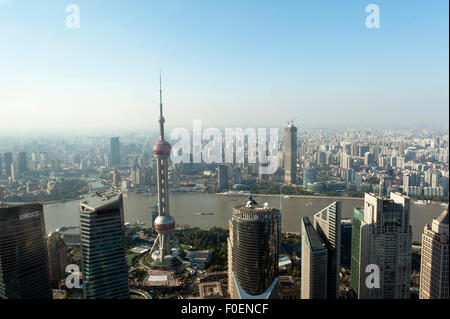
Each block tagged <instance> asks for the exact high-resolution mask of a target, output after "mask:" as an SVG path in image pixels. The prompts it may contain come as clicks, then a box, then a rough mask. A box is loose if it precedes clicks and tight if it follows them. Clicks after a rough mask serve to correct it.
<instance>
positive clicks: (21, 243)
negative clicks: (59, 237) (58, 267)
mask: <svg viewBox="0 0 450 319" xmlns="http://www.w3.org/2000/svg"><path fill="white" fill-rule="evenodd" d="M1 298H7V299H51V298H52V290H51V288H50V279H49V271H48V256H47V249H46V238H45V225H44V214H43V208H42V204H26V205H20V206H16V205H14V206H10V205H0V299H1Z"/></svg>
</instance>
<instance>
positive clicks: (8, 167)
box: [5, 152, 13, 177]
mask: <svg viewBox="0 0 450 319" xmlns="http://www.w3.org/2000/svg"><path fill="white" fill-rule="evenodd" d="M12 163H13V155H12V153H11V152H9V153H5V176H6V177H10V176H11V164H12Z"/></svg>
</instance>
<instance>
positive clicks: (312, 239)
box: [303, 217, 325, 251]
mask: <svg viewBox="0 0 450 319" xmlns="http://www.w3.org/2000/svg"><path fill="white" fill-rule="evenodd" d="M303 225H304V227H305V231H306V235H307V236H306V238H307V239H308V241H309V245H310V247H311V250H312V251H318V250H322V249H325V244H324V243H323V242H322V240H321V239H320V237H319V235H318V234H317V232H316V230H315V229H314V227H313V225H312V224H311V222H310V221H309V218H308V217H303Z"/></svg>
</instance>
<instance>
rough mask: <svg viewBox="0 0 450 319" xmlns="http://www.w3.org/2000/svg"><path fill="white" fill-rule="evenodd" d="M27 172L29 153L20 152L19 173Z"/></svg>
mask: <svg viewBox="0 0 450 319" xmlns="http://www.w3.org/2000/svg"><path fill="white" fill-rule="evenodd" d="M27 170H28V163H27V153H25V152H20V153H19V154H18V155H17V171H18V173H19V174H23V173H25V172H26V171H27Z"/></svg>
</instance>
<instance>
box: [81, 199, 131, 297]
mask: <svg viewBox="0 0 450 319" xmlns="http://www.w3.org/2000/svg"><path fill="white" fill-rule="evenodd" d="M80 226H81V252H82V268H83V269H82V271H83V292H84V296H85V298H86V299H128V298H130V293H129V289H128V267H127V263H126V260H125V226H124V219H123V203H122V194H120V193H118V192H117V191H115V190H112V191H106V192H104V193H95V194H93V195H91V196H89V197H86V198H85V199H84V201H83V202H81V203H80Z"/></svg>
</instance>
